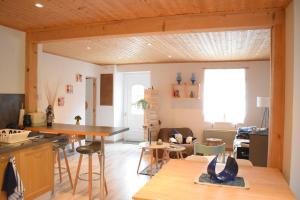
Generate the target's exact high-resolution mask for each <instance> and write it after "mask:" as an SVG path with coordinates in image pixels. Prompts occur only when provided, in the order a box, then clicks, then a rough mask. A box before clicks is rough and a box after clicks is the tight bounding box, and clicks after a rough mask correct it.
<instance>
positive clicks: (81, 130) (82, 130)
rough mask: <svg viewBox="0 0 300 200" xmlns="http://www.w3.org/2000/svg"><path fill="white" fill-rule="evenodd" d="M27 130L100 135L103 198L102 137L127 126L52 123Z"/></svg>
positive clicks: (123, 129)
mask: <svg viewBox="0 0 300 200" xmlns="http://www.w3.org/2000/svg"><path fill="white" fill-rule="evenodd" d="M26 129H27V130H30V131H38V132H43V133H52V134H66V135H91V136H100V138H101V144H102V145H101V157H100V199H101V200H102V199H104V198H105V192H104V191H105V190H104V177H105V176H104V173H105V170H104V168H105V148H104V146H105V145H104V138H105V137H107V136H112V135H116V134H119V133H122V132H125V131H128V130H129V128H124V127H108V126H88V125H73V124H58V123H54V124H53V125H52V126H51V127H47V126H37V127H27V128H26Z"/></svg>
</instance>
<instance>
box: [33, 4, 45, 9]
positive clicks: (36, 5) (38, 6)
mask: <svg viewBox="0 0 300 200" xmlns="http://www.w3.org/2000/svg"><path fill="white" fill-rule="evenodd" d="M34 6H35V7H37V8H42V7H44V5H43V4H41V3H36V4H34Z"/></svg>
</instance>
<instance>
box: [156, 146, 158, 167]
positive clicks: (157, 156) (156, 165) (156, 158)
mask: <svg viewBox="0 0 300 200" xmlns="http://www.w3.org/2000/svg"><path fill="white" fill-rule="evenodd" d="M155 160H156V161H155V162H156V169H158V149H155Z"/></svg>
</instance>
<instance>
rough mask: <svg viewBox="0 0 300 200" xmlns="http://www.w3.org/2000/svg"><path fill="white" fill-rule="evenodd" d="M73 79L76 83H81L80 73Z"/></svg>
mask: <svg viewBox="0 0 300 200" xmlns="http://www.w3.org/2000/svg"><path fill="white" fill-rule="evenodd" d="M75 79H76V82H82V74H80V73H78V74H76V77H75Z"/></svg>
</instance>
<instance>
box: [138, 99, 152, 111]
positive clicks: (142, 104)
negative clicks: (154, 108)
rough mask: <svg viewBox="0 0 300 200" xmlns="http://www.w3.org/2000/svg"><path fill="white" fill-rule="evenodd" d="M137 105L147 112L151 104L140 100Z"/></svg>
mask: <svg viewBox="0 0 300 200" xmlns="http://www.w3.org/2000/svg"><path fill="white" fill-rule="evenodd" d="M136 105H137V107H138V108H142V109H143V110H146V109H147V108H148V107H149V103H148V102H147V101H146V100H145V99H140V100H139V101H138V102H136Z"/></svg>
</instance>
